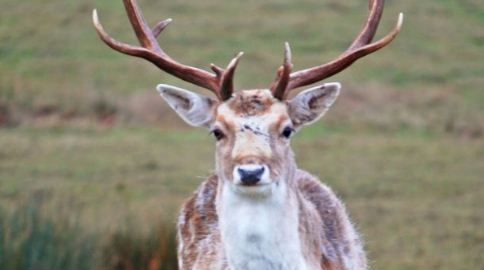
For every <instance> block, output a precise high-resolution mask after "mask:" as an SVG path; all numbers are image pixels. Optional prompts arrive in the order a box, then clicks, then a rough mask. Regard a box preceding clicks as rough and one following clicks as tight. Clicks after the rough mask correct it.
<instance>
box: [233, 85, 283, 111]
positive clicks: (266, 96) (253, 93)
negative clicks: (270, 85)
mask: <svg viewBox="0 0 484 270" xmlns="http://www.w3.org/2000/svg"><path fill="white" fill-rule="evenodd" d="M275 103H279V102H278V100H277V99H275V98H274V97H273V96H272V93H271V92H270V91H269V90H267V89H261V90H245V91H239V92H236V93H235V94H234V97H233V98H231V99H230V100H229V101H228V102H227V106H228V107H229V108H230V109H231V110H232V111H233V112H235V113H236V114H238V115H240V116H256V115H262V114H266V113H268V112H269V110H270V109H271V107H272V105H274V104H275Z"/></svg>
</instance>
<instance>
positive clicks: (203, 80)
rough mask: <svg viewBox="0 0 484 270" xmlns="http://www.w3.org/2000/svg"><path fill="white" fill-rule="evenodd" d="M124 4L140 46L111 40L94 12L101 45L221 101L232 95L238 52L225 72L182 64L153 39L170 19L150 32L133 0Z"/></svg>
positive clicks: (124, 1) (213, 67)
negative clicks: (178, 79) (149, 65)
mask: <svg viewBox="0 0 484 270" xmlns="http://www.w3.org/2000/svg"><path fill="white" fill-rule="evenodd" d="M123 3H124V7H125V9H126V13H127V14H128V18H129V21H130V22H131V25H132V27H133V30H134V32H135V33H136V36H137V38H138V41H139V43H140V45H141V47H139V46H132V45H129V44H125V43H122V42H119V41H117V40H115V39H113V38H111V37H110V36H109V35H108V34H107V33H106V31H105V30H104V28H103V26H102V25H101V23H100V22H99V18H98V15H97V11H96V10H93V13H92V19H93V23H94V26H95V27H96V30H97V33H98V34H99V37H100V38H101V39H102V40H103V41H104V43H106V44H107V45H108V46H109V47H111V48H112V49H114V50H116V51H118V52H121V53H124V54H127V55H131V56H136V57H140V58H144V59H146V60H148V61H150V62H151V63H153V64H155V65H156V66H157V67H159V68H160V69H161V70H163V71H165V72H167V73H169V74H171V75H173V76H175V77H178V78H180V79H182V80H184V81H187V82H189V83H192V84H195V85H198V86H201V87H203V88H206V89H209V90H211V91H212V92H214V93H215V95H216V96H217V97H218V98H219V99H220V100H222V101H223V100H227V99H229V98H230V97H231V96H232V93H233V90H234V89H233V88H234V87H233V75H234V72H235V68H236V67H237V63H238V62H239V59H240V57H241V56H242V55H243V53H239V54H238V55H237V56H236V57H235V58H234V59H233V60H232V61H231V62H230V63H229V65H228V66H227V68H226V69H225V70H224V69H222V68H220V67H217V66H215V65H214V64H212V65H211V69H212V71H213V72H214V73H210V72H208V71H205V70H202V69H198V68H195V67H191V66H187V65H184V64H181V63H179V62H177V61H175V60H173V59H172V58H171V57H170V56H168V55H167V54H166V53H165V52H164V51H163V50H162V49H161V48H160V45H159V44H158V42H157V41H156V37H158V35H159V34H160V33H161V32H162V31H163V30H164V29H165V28H166V26H168V24H169V23H170V22H171V21H172V20H171V19H166V20H163V21H160V22H159V23H157V24H156V26H155V27H154V28H153V29H150V28H149V26H148V24H147V23H146V21H145V19H144V17H143V14H142V12H141V10H140V8H139V7H138V4H137V2H136V0H123Z"/></svg>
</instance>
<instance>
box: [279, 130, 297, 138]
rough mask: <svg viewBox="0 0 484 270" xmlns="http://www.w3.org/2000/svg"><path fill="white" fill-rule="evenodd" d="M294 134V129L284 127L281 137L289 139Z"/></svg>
mask: <svg viewBox="0 0 484 270" xmlns="http://www.w3.org/2000/svg"><path fill="white" fill-rule="evenodd" d="M293 132H294V129H293V128H292V127H285V128H284V130H283V131H282V134H281V135H282V136H283V137H284V138H287V139H289V138H290V137H291V135H292V133H293Z"/></svg>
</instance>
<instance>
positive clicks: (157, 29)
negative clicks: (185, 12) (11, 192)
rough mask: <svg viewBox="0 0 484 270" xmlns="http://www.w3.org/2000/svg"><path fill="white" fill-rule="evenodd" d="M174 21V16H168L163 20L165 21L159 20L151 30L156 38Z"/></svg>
mask: <svg viewBox="0 0 484 270" xmlns="http://www.w3.org/2000/svg"><path fill="white" fill-rule="evenodd" d="M172 21H173V19H172V18H168V19H166V20H163V21H160V22H158V23H157V24H156V25H155V27H153V29H152V30H151V32H152V33H153V36H154V37H155V38H157V37H158V36H159V35H160V34H161V32H163V30H165V28H166V27H167V26H168V25H169V24H170V23H171V22H172Z"/></svg>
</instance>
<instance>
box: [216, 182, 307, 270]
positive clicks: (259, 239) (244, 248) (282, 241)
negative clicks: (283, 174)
mask: <svg viewBox="0 0 484 270" xmlns="http://www.w3.org/2000/svg"><path fill="white" fill-rule="evenodd" d="M221 182H222V183H221V185H219V190H218V194H217V212H218V216H219V222H220V224H219V225H220V230H221V236H222V242H223V243H222V244H223V247H224V250H225V254H226V256H227V261H228V263H229V266H230V269H233V270H242V269H244V270H255V269H257V270H264V269H266V270H272V269H281V270H289V269H294V270H305V269H308V267H307V265H306V264H305V262H304V257H303V252H302V248H301V237H300V235H299V230H298V228H299V202H298V199H297V198H298V197H297V194H296V191H295V189H293V188H291V184H290V181H279V182H278V184H277V185H276V184H274V186H273V190H272V192H271V194H270V195H265V196H248V195H247V194H240V193H237V192H234V190H233V187H231V184H230V183H228V182H225V181H221ZM224 182H225V183H224Z"/></svg>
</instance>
